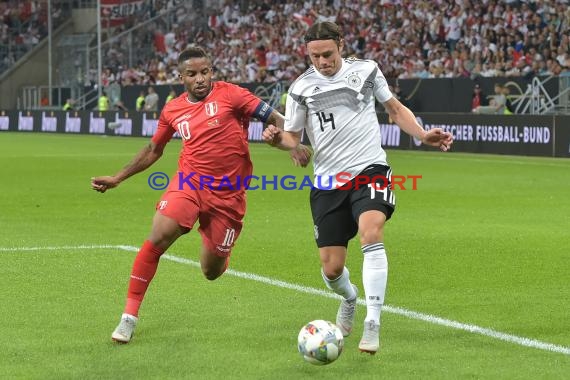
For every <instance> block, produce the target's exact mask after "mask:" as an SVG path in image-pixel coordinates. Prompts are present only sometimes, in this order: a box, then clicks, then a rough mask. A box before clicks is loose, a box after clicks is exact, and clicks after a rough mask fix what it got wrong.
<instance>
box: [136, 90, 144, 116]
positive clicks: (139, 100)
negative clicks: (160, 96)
mask: <svg viewBox="0 0 570 380" xmlns="http://www.w3.org/2000/svg"><path fill="white" fill-rule="evenodd" d="M144 99H145V96H144V91H142V90H141V92H140V93H139V96H138V98H137V100H136V102H135V107H136V110H137V111H144Z"/></svg>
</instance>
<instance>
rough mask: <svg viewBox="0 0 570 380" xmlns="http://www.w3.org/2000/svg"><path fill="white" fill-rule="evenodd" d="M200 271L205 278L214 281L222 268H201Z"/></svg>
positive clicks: (221, 271) (220, 273) (222, 271)
mask: <svg viewBox="0 0 570 380" xmlns="http://www.w3.org/2000/svg"><path fill="white" fill-rule="evenodd" d="M202 273H203V274H204V277H206V280H209V281H214V280H215V279H217V278H218V277H220V276H221V275H222V274H223V273H224V270H220V269H212V268H202Z"/></svg>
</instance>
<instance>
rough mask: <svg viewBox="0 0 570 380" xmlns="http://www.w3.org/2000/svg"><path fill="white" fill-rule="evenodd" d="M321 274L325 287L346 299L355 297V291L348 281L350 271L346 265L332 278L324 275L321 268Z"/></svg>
mask: <svg viewBox="0 0 570 380" xmlns="http://www.w3.org/2000/svg"><path fill="white" fill-rule="evenodd" d="M321 275H322V276H323V280H324V281H325V284H326V285H327V288H329V289H330V290H332V291H333V292H335V293H336V294H338V295H340V296H343V297H344V298H345V299H347V300H351V299H354V298H355V297H356V292H355V291H354V288H353V287H352V284H351V283H350V273H349V272H348V268H347V267H344V269H343V270H342V274H341V275H340V276H338V277H337V278H335V279H334V280H330V279H329V278H328V277H327V276H325V273H324V272H323V269H322V268H321Z"/></svg>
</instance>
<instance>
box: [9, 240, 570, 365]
mask: <svg viewBox="0 0 570 380" xmlns="http://www.w3.org/2000/svg"><path fill="white" fill-rule="evenodd" d="M74 249H120V250H123V251H129V252H138V250H139V248H137V247H134V246H131V245H78V246H62V247H14V248H10V247H0V252H22V251H43V250H47V251H53V250H74ZM162 257H163V258H165V259H167V260H170V261H174V262H177V263H180V264H186V265H191V266H193V267H197V268H199V267H200V263H198V262H196V261H193V260H190V259H186V258H183V257H178V256H174V255H170V254H164V255H163V256H162ZM226 273H227V274H228V275H231V276H235V277H239V278H244V279H247V280H253V281H257V282H261V283H263V284H267V285H272V286H277V287H280V288H285V289H291V290H295V291H298V292H302V293H308V294H313V295H318V296H321V297H327V298H334V299H340V297H339V296H338V295H336V294H334V293H332V292H329V291H324V290H321V289H316V288H311V287H308V286H302V285H297V284H292V283H289V282H285V281H281V280H274V279H272V278H269V277H264V276H259V275H257V274H253V273H247V272H240V271H236V270H233V269H228V270H227V271H226ZM358 304H359V305H363V306H366V302H365V301H364V300H363V299H361V298H359V299H358ZM382 309H383V311H385V312H387V313H392V314H397V315H401V316H404V317H407V318H410V319H416V320H420V321H424V322H428V323H432V324H435V325H440V326H445V327H450V328H453V329H457V330H463V331H467V332H470V333H473V334H479V335H484V336H488V337H490V338H495V339H498V340H502V341H505V342H509V343H514V344H518V345H520V346H525V347H531V348H536V349H539V350H544V351H551V352H556V353H559V354H564V355H570V347H565V346H560V345H556V344H553V343H547V342H542V341H539V340H536V339H530V338H525V337H520V336H516V335H511V334H506V333H502V332H500V331H496V330H493V329H488V328H485V327H479V326H476V325H470V324H466V323H461V322H457V321H452V320H449V319H445V318H440V317H437V316H435V315H430V314H424V313H419V312H416V311H412V310H407V309H403V308H400V307H396V306H389V305H384V307H383V308H382Z"/></svg>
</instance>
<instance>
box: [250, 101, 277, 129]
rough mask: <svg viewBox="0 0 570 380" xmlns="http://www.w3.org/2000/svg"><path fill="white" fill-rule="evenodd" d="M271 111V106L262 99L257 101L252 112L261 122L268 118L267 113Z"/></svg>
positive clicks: (269, 113)
mask: <svg viewBox="0 0 570 380" xmlns="http://www.w3.org/2000/svg"><path fill="white" fill-rule="evenodd" d="M272 112H273V107H271V106H270V105H269V104H267V103H265V102H264V101H263V100H262V101H260V102H259V105H258V106H257V108H256V109H255V111H254V112H253V115H252V116H253V117H255V118H257V119H259V120H261V121H262V122H264V123H265V122H266V121H267V119H269V115H271V113H272Z"/></svg>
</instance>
